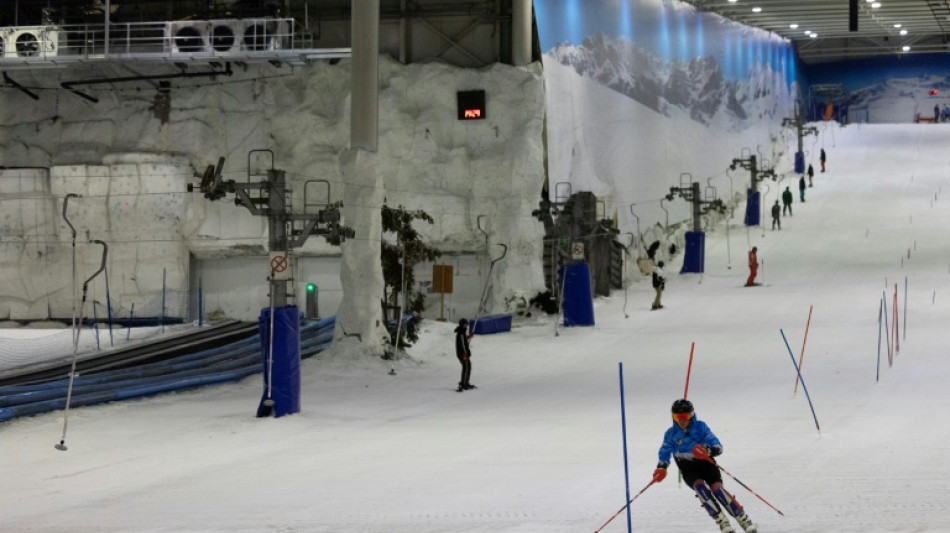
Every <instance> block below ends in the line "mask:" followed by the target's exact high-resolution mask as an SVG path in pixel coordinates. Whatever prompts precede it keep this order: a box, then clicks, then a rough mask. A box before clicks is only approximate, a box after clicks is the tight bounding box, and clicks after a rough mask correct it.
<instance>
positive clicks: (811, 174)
mask: <svg viewBox="0 0 950 533" xmlns="http://www.w3.org/2000/svg"><path fill="white" fill-rule="evenodd" d="M814 178H815V168H814V167H813V166H811V163H809V164H808V186H809V187H811V186H812V180H813V179H814Z"/></svg>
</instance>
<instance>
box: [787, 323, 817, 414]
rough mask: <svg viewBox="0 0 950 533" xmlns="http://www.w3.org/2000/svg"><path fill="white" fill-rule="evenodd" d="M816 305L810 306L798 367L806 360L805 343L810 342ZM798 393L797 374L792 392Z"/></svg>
mask: <svg viewBox="0 0 950 533" xmlns="http://www.w3.org/2000/svg"><path fill="white" fill-rule="evenodd" d="M814 307H815V306H813V305H809V306H808V322H805V338H804V339H802V353H801V355H799V356H798V368H801V367H802V363H803V362H804V361H805V343H806V342H808V328H809V327H810V326H811V310H812V309H813V308H814ZM797 395H798V376H797V375H796V376H795V391H794V392H793V393H792V396H797Z"/></svg>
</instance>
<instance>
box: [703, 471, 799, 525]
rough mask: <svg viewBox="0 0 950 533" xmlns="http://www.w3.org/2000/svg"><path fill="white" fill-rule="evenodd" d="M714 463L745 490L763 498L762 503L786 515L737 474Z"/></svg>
mask: <svg viewBox="0 0 950 533" xmlns="http://www.w3.org/2000/svg"><path fill="white" fill-rule="evenodd" d="M713 464H715V465H716V467H718V468H719V470H722V471H723V472H725V473H726V475H727V476H729V477H731V478H732V479H733V480H734V481H735V482H736V483H738V484H740V485H742V487H743V488H744V489H745V490H747V491H749V492H751V493H752V495H753V496H755V497H756V498H758V499H760V500H762V503H764V504H765V505H768V506H769V507H771V508H772V510H773V511H775V512H776V513H778V514H780V515H782V516H785V513H783V512H782V511H779V510H778V509H777V508H776V507H775V506H774V505H772V504H771V503H769V502H767V501H766V500H765V498H763V497H762V496H759V495H758V494H756V492H755V491H754V490H752V489H750V488H749V486H748V485H746V484H745V483H743V482H741V481H739V478H737V477H736V476H734V475H732V474H730V473H729V471H728V470H726V469H725V468H723V467H721V466H719V464H718V463H713Z"/></svg>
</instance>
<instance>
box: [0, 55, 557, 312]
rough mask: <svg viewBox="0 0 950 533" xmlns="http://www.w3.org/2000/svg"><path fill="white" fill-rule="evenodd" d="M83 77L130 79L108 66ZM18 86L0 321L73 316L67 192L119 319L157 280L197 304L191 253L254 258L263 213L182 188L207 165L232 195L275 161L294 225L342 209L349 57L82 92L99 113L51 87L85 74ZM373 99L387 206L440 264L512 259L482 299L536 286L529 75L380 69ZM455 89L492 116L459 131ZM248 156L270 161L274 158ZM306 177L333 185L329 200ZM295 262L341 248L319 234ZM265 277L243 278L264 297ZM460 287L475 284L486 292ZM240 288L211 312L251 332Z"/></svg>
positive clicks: (533, 97)
mask: <svg viewBox="0 0 950 533" xmlns="http://www.w3.org/2000/svg"><path fill="white" fill-rule="evenodd" d="M208 68H210V67H202V66H189V71H200V70H202V69H204V70H207V69H208ZM134 69H135V72H137V73H139V74H142V75H148V74H167V73H168V72H169V67H168V66H155V65H136V66H135V67H134ZM95 75H96V77H97V78H111V77H116V78H118V77H128V75H129V73H128V70H127V69H126V68H122V67H118V66H111V67H101V68H100V69H98V70H97V71H96V73H95ZM15 77H16V79H17V82H18V83H20V84H21V85H24V86H27V87H30V88H32V90H33V91H34V92H36V93H38V94H39V96H40V99H39V100H38V101H34V100H32V99H30V98H28V97H27V96H26V95H25V94H23V93H20V92H18V91H16V90H13V89H10V88H5V89H2V93H0V97H2V99H3V102H4V105H3V106H2V107H0V161H2V166H3V168H2V169H0V222H2V228H0V231H2V234H0V273H2V275H3V276H4V279H6V280H8V283H6V284H4V286H3V288H2V289H0V317H4V316H6V317H8V318H13V319H20V320H28V319H41V318H49V317H55V318H62V317H66V316H69V311H68V310H69V309H71V306H72V302H73V301H75V300H74V298H76V297H75V296H73V295H72V292H73V289H72V284H71V283H70V282H69V279H70V271H71V264H72V259H71V258H72V252H71V249H72V248H71V244H70V241H71V238H70V236H71V232H70V230H69V228H68V226H67V225H66V223H65V222H64V221H63V217H62V216H61V211H62V206H63V199H64V198H65V196H66V194H69V193H73V194H77V195H80V197H77V198H72V199H71V200H70V202H69V204H68V208H69V214H68V216H69V220H70V222H71V223H72V224H73V225H74V226H75V227H76V229H77V232H78V238H77V257H79V259H78V261H77V264H78V265H80V266H79V267H78V268H77V271H78V272H77V278H78V283H79V284H80V285H81V283H82V281H83V280H84V279H85V277H84V275H83V274H84V273H86V274H87V275H88V273H90V272H91V271H94V270H95V268H96V267H97V266H98V262H99V260H100V256H101V255H100V251H99V250H98V247H97V246H94V245H90V244H88V241H89V239H101V240H103V241H105V242H107V243H110V249H109V259H108V275H109V287H110V295H111V298H112V301H113V303H115V304H117V303H118V300H119V299H121V300H122V301H121V306H122V307H123V308H130V307H131V305H132V304H133V303H135V306H136V310H137V311H136V315H140V313H139V312H138V310H139V309H140V308H142V307H143V306H144V305H145V302H146V301H149V300H151V299H152V298H151V297H152V296H153V295H154V293H155V290H156V288H157V289H161V287H162V278H163V272H164V277H165V286H166V287H167V288H168V289H169V290H172V291H182V292H187V291H189V290H190V291H194V290H195V288H196V287H195V286H194V285H195V281H194V277H193V276H190V268H191V267H190V266H189V265H190V264H191V262H192V259H193V258H194V260H197V261H199V262H200V261H202V260H203V259H209V260H211V259H213V260H221V259H222V258H227V257H235V256H263V255H264V254H265V253H266V251H267V226H266V221H265V219H264V218H262V217H255V216H253V215H251V214H250V212H249V211H248V210H246V209H244V208H243V207H239V206H236V205H234V203H233V202H232V200H231V198H225V199H223V200H221V201H215V202H212V201H210V200H207V199H205V198H204V197H203V196H202V195H201V194H199V193H190V192H187V184H188V183H196V182H197V178H196V177H195V174H197V173H200V172H202V171H203V170H204V169H205V167H206V166H207V165H212V164H215V163H216V161H217V159H218V158H219V157H222V156H223V157H225V158H226V160H225V164H224V170H223V173H222V175H223V178H224V179H233V180H235V181H237V182H239V183H240V182H247V181H253V180H255V179H260V176H261V175H262V174H264V173H265V171H266V169H267V168H270V167H271V166H273V167H274V168H278V169H283V170H286V171H287V178H288V182H289V184H290V188H291V190H292V191H293V196H292V198H291V205H292V206H293V209H294V211H295V212H303V211H305V210H307V211H311V212H312V210H313V209H314V204H315V203H320V202H324V201H326V200H330V201H338V200H342V199H343V189H344V187H343V181H342V180H343V178H342V176H341V170H340V168H341V167H340V157H341V154H342V153H343V152H344V150H346V149H347V147H348V145H349V116H350V99H349V80H350V69H349V62H348V61H345V60H344V61H340V62H339V63H337V64H332V65H331V64H330V63H328V62H318V63H314V64H312V65H308V66H306V67H294V68H290V67H287V66H283V67H280V68H277V67H274V66H271V65H270V64H263V65H253V64H252V65H248V66H247V68H246V69H244V68H235V69H234V74H233V75H231V76H225V75H223V74H222V75H220V76H217V77H215V78H213V79H212V78H193V79H180V80H173V81H172V84H171V88H170V99H164V98H165V97H164V96H162V91H159V90H157V88H156V87H155V86H154V85H152V83H151V82H148V81H139V82H133V83H115V84H95V85H89V86H84V90H83V92H85V93H87V94H89V95H91V96H93V97H95V98H97V99H98V102H97V103H93V102H90V101H88V100H85V99H81V98H79V97H78V96H76V95H74V94H71V93H70V92H68V91H65V90H62V89H61V86H60V84H61V83H62V82H64V81H71V80H77V79H88V78H90V77H91V75H90V74H89V73H86V72H83V71H77V70H66V69H63V70H31V71H20V72H17V73H16V75H15ZM380 86H381V90H380V137H379V171H380V173H381V174H382V181H383V182H384V183H385V188H386V190H385V193H384V197H385V199H386V201H387V203H388V204H389V205H393V206H397V205H402V206H404V207H406V208H409V209H424V210H426V211H427V212H428V213H429V214H430V215H431V216H432V217H433V218H434V219H435V221H436V223H435V224H433V225H432V226H428V225H426V226H424V227H420V228H419V229H420V231H421V232H422V234H423V235H424V236H425V238H427V239H429V241H430V242H432V243H433V244H434V245H436V246H438V247H440V248H442V249H445V250H447V251H450V252H453V253H456V252H462V253H473V254H475V253H486V250H487V249H490V248H491V247H492V245H493V244H494V243H499V242H501V243H505V244H507V245H508V246H509V250H510V252H509V255H508V257H507V260H506V261H505V263H504V264H503V265H499V267H498V268H497V269H496V270H495V272H494V275H495V276H496V277H495V280H494V283H493V284H492V292H493V294H492V298H491V300H492V301H493V302H502V301H503V300H504V298H505V297H506V296H508V295H511V294H515V293H521V294H526V293H532V292H533V291H537V290H540V288H541V287H543V278H542V274H541V266H540V256H541V250H542V242H541V235H542V229H541V227H540V223H538V222H537V221H536V220H535V219H534V218H533V217H532V216H531V210H532V209H534V208H535V207H536V206H537V201H538V199H539V197H540V191H541V187H542V183H543V148H542V139H541V129H542V123H543V114H544V109H543V107H544V92H543V82H542V77H541V72H540V66H539V65H532V66H530V67H528V68H514V67H509V66H504V65H496V66H493V67H491V68H489V69H484V70H464V69H459V68H455V67H451V66H447V65H444V64H439V63H430V64H414V65H409V66H405V65H401V64H399V63H397V62H394V61H391V60H386V59H384V60H382V61H381V62H380ZM468 89H484V90H485V91H486V93H487V95H488V113H487V114H488V117H487V119H485V120H479V121H464V122H463V121H458V120H457V119H456V91H458V90H468ZM166 111H167V113H166ZM254 150H270V151H272V152H273V157H272V158H271V157H270V154H269V153H267V152H255V153H253V154H251V152H252V151H254ZM22 176H27V178H23V177H22ZM314 180H326V182H328V183H329V190H330V196H329V198H327V197H326V195H325V193H324V191H325V190H326V188H325V187H324V186H323V185H318V186H314V185H313V183H314ZM14 183H15V184H14ZM308 183H309V184H310V185H308ZM305 191H306V192H305ZM305 195H307V196H308V197H307V198H306V200H305V198H304V196H305ZM305 202H306V203H307V204H308V205H307V206H305V205H304V204H305ZM24 206H26V207H24ZM355 238H361V236H360V235H357V236H356V237H355ZM298 252H299V254H300V255H301V256H304V257H306V256H325V255H329V256H332V255H338V254H340V253H341V252H340V248H338V247H335V246H331V245H329V244H327V243H326V242H325V241H323V239H321V238H317V237H311V238H310V239H309V240H308V241H307V243H306V244H305V246H304V247H303V248H301V249H300V250H299V251H298ZM39 257H42V259H41V260H40V259H38V258H39ZM265 265H266V263H265V262H264V261H262V267H261V269H260V271H255V272H248V276H250V277H253V278H255V279H257V278H259V279H261V280H262V281H261V286H262V287H264V288H266V287H265V284H266V282H265V281H264V278H265V277H266V275H267V272H266V266H265ZM90 269H91V270H90ZM471 282H472V283H474V284H476V285H479V286H480V285H481V284H482V283H483V282H484V279H477V280H476V279H472V280H471ZM91 285H92V287H91V288H90V291H96V293H95V294H96V296H95V299H97V300H99V301H100V302H104V301H105V284H104V278H102V279H100V278H97V279H96V280H95V281H94V282H93V283H92V284H91ZM235 292H236V293H239V294H235V295H232V296H231V297H230V299H231V301H233V300H234V299H235V298H242V297H244V298H245V299H254V300H257V302H256V304H251V305H249V306H248V307H242V309H241V310H237V311H235V312H232V310H230V309H227V308H219V309H210V308H206V312H212V311H215V312H219V313H221V314H224V315H227V316H232V317H234V318H240V319H247V320H250V319H255V318H256V316H257V311H256V309H259V308H260V307H262V306H266V305H267V300H266V297H262V294H266V291H264V292H252V293H247V292H244V291H243V290H242V289H235ZM475 292H478V291H475ZM90 299H92V297H90ZM221 301H223V302H226V301H228V299H222V300H221ZM476 305H477V302H467V303H460V302H457V303H456V305H454V306H453V308H457V309H458V310H459V311H458V312H459V313H460V314H462V315H465V314H466V313H469V312H473V311H474V310H475V306H476ZM323 312H324V314H331V313H332V312H333V310H327V309H324V310H323ZM88 314H90V312H89V310H88V309H87V315H88ZM153 316H154V315H153Z"/></svg>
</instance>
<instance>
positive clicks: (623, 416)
mask: <svg viewBox="0 0 950 533" xmlns="http://www.w3.org/2000/svg"><path fill="white" fill-rule="evenodd" d="M617 372H618V374H619V378H620V428H621V433H622V434H623V479H624V484H625V485H626V490H627V500H626V501H627V502H629V501H630V468H629V463H628V460H627V411H626V406H625V405H624V403H625V402H624V398H623V363H617ZM627 531H628V532H630V531H633V522H632V521H631V517H630V505H629V504H628V505H627Z"/></svg>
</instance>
